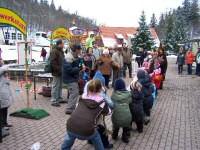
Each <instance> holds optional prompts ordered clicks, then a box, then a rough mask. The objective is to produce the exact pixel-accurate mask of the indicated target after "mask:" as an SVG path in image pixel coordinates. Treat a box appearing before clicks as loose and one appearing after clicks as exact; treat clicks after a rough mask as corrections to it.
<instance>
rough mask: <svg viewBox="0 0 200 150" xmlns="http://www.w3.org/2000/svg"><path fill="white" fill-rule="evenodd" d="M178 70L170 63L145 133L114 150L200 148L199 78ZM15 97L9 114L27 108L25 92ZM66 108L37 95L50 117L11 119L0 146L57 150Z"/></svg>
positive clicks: (79, 147)
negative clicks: (162, 88)
mask: <svg viewBox="0 0 200 150" xmlns="http://www.w3.org/2000/svg"><path fill="white" fill-rule="evenodd" d="M175 67H176V66H175V65H174V61H173V63H172V62H171V63H170V64H169V69H168V73H167V77H166V82H165V84H164V90H163V91H159V96H158V100H157V103H156V105H155V107H154V108H153V110H152V117H151V122H150V124H149V125H148V126H145V128H144V132H143V133H142V134H138V133H137V132H136V131H133V132H132V135H131V140H130V143H129V144H128V145H126V144H124V143H122V142H121V141H120V140H119V141H117V142H114V149H118V150H122V149H126V150H133V149H135V150H136V149H139V150H164V149H165V150H177V149H180V150H199V149H200V78H198V77H196V76H187V75H183V76H178V75H177V73H176V68H175ZM127 82H128V80H127ZM13 86H15V87H16V83H13ZM65 93H66V91H65ZM15 97H16V99H15V104H14V105H13V106H12V107H11V108H10V112H13V111H15V110H18V109H20V108H23V107H25V104H26V101H25V96H24V93H21V94H17V95H16V96H15ZM31 99H33V95H31ZM65 105H66V104H63V105H62V107H60V108H55V107H51V105H50V101H49V98H43V97H42V96H38V100H37V101H34V100H32V106H33V107H34V108H44V109H45V110H47V111H48V112H49V113H50V116H49V117H46V118H44V119H42V120H39V121H37V120H36V121H35V120H29V119H22V118H15V117H10V118H9V123H11V124H13V126H14V127H13V128H12V129H11V130H10V136H8V137H6V138H5V139H4V141H3V143H1V144H0V150H28V149H30V147H31V145H32V144H33V143H35V142H40V143H41V149H42V150H58V149H59V148H60V145H61V143H62V141H63V137H64V134H65V130H66V127H65V123H66V120H67V118H68V117H69V116H66V115H65V114H64V110H65ZM109 118H110V117H107V122H108V127H109V129H111V122H110V119H109ZM134 128H135V127H134ZM73 149H74V150H88V149H92V147H91V146H90V145H88V144H87V143H86V141H78V140H77V141H76V143H75V145H74V146H73Z"/></svg>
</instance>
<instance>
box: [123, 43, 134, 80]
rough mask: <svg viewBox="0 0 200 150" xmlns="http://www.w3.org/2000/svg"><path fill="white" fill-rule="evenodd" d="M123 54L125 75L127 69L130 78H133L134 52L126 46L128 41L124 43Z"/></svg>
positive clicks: (124, 74)
mask: <svg viewBox="0 0 200 150" xmlns="http://www.w3.org/2000/svg"><path fill="white" fill-rule="evenodd" d="M122 55H123V62H124V66H123V67H124V68H123V76H124V78H126V69H127V68H128V71H129V78H132V52H131V50H130V49H128V47H127V46H126V43H123V44H122Z"/></svg>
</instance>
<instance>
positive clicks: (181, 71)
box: [178, 65, 183, 74]
mask: <svg viewBox="0 0 200 150" xmlns="http://www.w3.org/2000/svg"><path fill="white" fill-rule="evenodd" d="M182 73H183V65H178V74H182Z"/></svg>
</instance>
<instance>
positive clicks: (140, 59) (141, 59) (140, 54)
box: [136, 48, 146, 68]
mask: <svg viewBox="0 0 200 150" xmlns="http://www.w3.org/2000/svg"><path fill="white" fill-rule="evenodd" d="M145 57H146V53H145V52H144V49H143V48H140V49H139V52H138V53H137V57H136V61H137V63H138V68H140V67H142V64H143V62H144V59H145Z"/></svg>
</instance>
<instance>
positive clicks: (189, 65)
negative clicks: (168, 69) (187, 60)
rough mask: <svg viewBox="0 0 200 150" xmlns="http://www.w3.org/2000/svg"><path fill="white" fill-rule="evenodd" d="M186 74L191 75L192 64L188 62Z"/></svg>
mask: <svg viewBox="0 0 200 150" xmlns="http://www.w3.org/2000/svg"><path fill="white" fill-rule="evenodd" d="M187 66H188V74H189V75H191V74H192V64H188V65H187Z"/></svg>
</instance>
